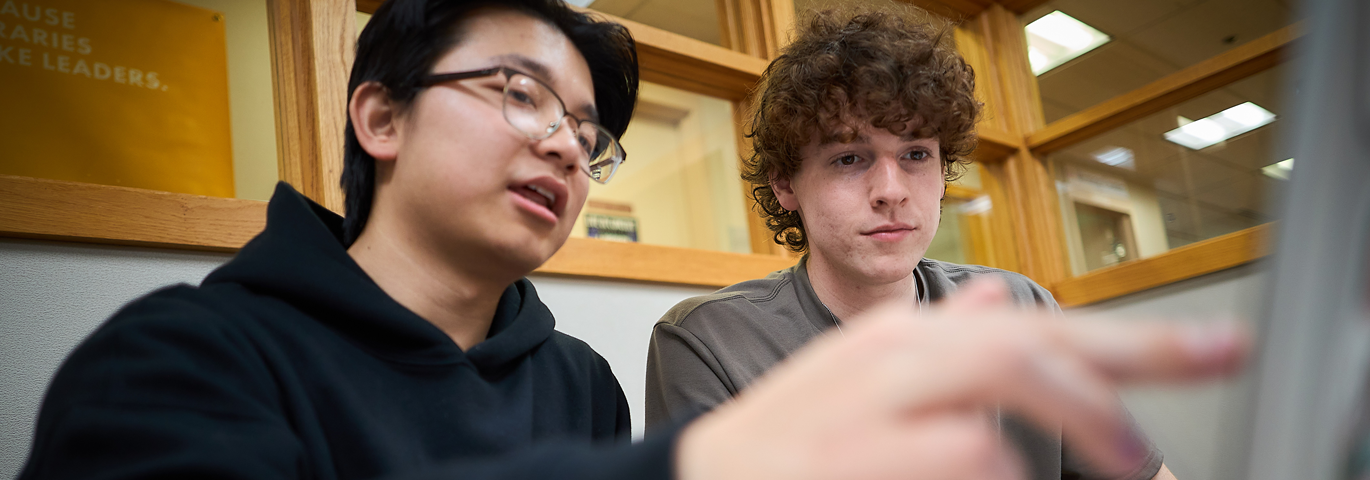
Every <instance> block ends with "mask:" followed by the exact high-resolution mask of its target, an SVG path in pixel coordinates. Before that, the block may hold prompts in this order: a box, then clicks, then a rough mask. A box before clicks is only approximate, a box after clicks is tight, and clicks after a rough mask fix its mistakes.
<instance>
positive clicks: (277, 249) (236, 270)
mask: <svg viewBox="0 0 1370 480" xmlns="http://www.w3.org/2000/svg"><path fill="white" fill-rule="evenodd" d="M342 221H343V219H342V217H340V216H338V215H337V214H335V213H333V212H331V211H329V210H328V209H326V208H324V207H323V206H321V205H319V204H317V203H314V202H313V201H311V200H309V199H308V198H306V197H305V196H303V195H301V194H300V193H298V192H296V191H295V190H294V188H291V186H290V185H289V184H286V183H285V182H280V183H279V184H277V185H276V192H275V193H274V194H273V195H272V197H271V202H270V204H269V205H268V206H267V215H266V229H265V230H263V231H262V233H261V234H259V235H257V236H256V237H255V238H253V239H252V240H251V241H249V242H248V243H247V244H246V245H244V246H243V248H242V250H240V251H239V252H238V255H237V256H235V257H234V258H233V260H231V261H229V262H228V263H227V264H225V265H224V266H223V267H220V268H219V269H217V270H215V271H214V272H212V273H210V274H209V276H208V277H206V278H205V281H204V283H203V286H204V287H212V286H214V285H216V284H237V285H241V286H242V287H244V288H247V289H248V290H251V291H254V292H258V293H260V294H262V295H267V296H271V297H275V298H277V299H279V300H281V301H284V302H286V303H288V304H290V305H291V306H293V307H295V308H297V309H300V310H301V311H303V312H304V313H305V314H307V315H309V316H310V317H313V318H316V319H319V320H320V321H321V322H323V323H324V324H326V325H328V326H329V327H331V328H333V329H335V330H337V331H338V332H340V333H341V334H342V335H344V336H347V337H348V338H350V339H351V340H352V341H353V342H354V343H356V344H358V345H361V346H362V347H363V348H364V349H366V350H368V351H370V352H372V353H373V354H375V355H377V356H379V357H382V358H385V359H387V360H390V361H397V362H403V363H419V364H450V363H459V362H462V361H469V362H471V363H472V364H474V365H475V366H476V367H477V368H478V369H480V370H482V371H489V370H495V369H499V368H500V367H502V366H504V365H505V364H507V363H509V362H511V361H514V360H516V359H518V358H520V357H522V356H523V355H525V354H527V353H528V352H529V351H531V350H533V349H534V348H536V347H537V346H538V345H540V344H542V343H543V342H544V341H546V340H547V338H548V337H549V336H551V334H552V331H553V328H554V327H555V321H554V320H553V318H552V313H551V312H550V311H549V310H547V307H546V306H545V305H543V304H542V302H541V301H540V300H538V297H537V291H536V290H535V289H534V288H533V284H532V283H531V282H529V281H528V280H527V279H526V278H524V279H520V280H518V281H517V282H514V283H513V284H512V285H510V286H509V287H508V288H506V289H505V290H504V293H503V295H501V296H500V299H499V306H498V307H497V309H496V310H495V318H494V319H493V321H492V323H491V325H490V333H489V334H488V336H487V337H486V339H485V341H483V342H481V343H479V344H476V345H475V346H474V347H472V348H471V349H470V350H469V351H466V352H463V351H462V350H461V348H460V347H458V346H457V344H456V343H455V342H453V341H452V339H451V338H450V337H448V336H447V334H446V333H444V332H443V331H442V330H440V329H438V328H437V327H436V326H434V325H433V324H432V323H429V322H428V321H427V320H424V319H423V318H422V317H419V316H418V315H416V314H415V313H414V312H412V311H410V310H409V309H407V308H405V307H404V306H403V305H400V304H399V303H398V302H396V301H395V300H394V299H393V298H391V297H390V295H388V294H386V293H385V291H384V290H381V288H380V286H379V285H377V284H376V282H375V281H373V280H372V279H371V277H370V276H368V275H367V274H366V272H365V271H363V270H362V268H361V266H359V265H357V263H356V262H355V261H353V260H352V257H351V256H350V255H348V253H347V249H346V248H344V247H343V243H342ZM513 325H518V328H509V327H511V326H513Z"/></svg>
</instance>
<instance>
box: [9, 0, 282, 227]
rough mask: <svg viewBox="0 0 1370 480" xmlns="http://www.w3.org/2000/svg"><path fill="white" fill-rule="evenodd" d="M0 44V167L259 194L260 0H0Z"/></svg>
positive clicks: (265, 106) (267, 158)
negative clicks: (2, 111)
mask: <svg viewBox="0 0 1370 480" xmlns="http://www.w3.org/2000/svg"><path fill="white" fill-rule="evenodd" d="M11 4H12V5H11ZM167 39H175V40H176V41H172V42H168V41H167ZM0 52H3V54H0V77H3V78H5V82H6V86H7V87H8V88H5V89H4V91H2V92H0V104H3V105H5V106H6V115H3V116H0V130H3V131H5V132H6V138H7V139H9V140H7V141H6V146H5V148H6V155H4V156H3V158H0V174H5V175H19V176H28V177H38V178H47V179H55V180H67V181H77V182H87V183H97V184H105V185H118V186H126V187H135V188H145V189H153V190H161V191H170V192H178V193H192V194H199V195H209V196H217V197H237V198H250V199H258V200H265V199H267V198H268V197H269V196H270V194H271V191H272V188H273V186H274V184H275V182H276V179H277V178H278V173H277V166H276V134H275V113H274V107H273V105H274V98H273V94H272V80H271V54H270V52H271V50H270V36H269V32H268V22H267V14H266V1H265V0H181V1H179V2H173V1H169V0H130V1H124V2H84V1H76V0H46V1H37V2H22V3H21V2H9V3H5V7H4V8H3V9H0Z"/></svg>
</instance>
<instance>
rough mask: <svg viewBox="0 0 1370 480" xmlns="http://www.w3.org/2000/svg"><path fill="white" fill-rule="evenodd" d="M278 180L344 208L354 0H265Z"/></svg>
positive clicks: (332, 207) (337, 209)
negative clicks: (268, 26) (344, 162)
mask: <svg viewBox="0 0 1370 480" xmlns="http://www.w3.org/2000/svg"><path fill="white" fill-rule="evenodd" d="M267 9H268V12H269V15H268V18H269V20H270V32H271V72H272V87H273V90H274V92H275V93H274V94H275V98H276V101H275V104H276V105H275V106H276V149H277V151H276V156H277V159H278V161H279V169H280V178H281V180H284V181H286V182H289V183H290V184H291V185H294V186H295V188H296V189H297V190H299V191H300V193H303V194H304V195H305V196H308V197H309V198H311V199H313V200H314V201H316V202H319V203H320V204H322V205H323V206H325V207H327V208H329V209H330V210H333V211H335V212H342V211H343V195H342V190H341V187H340V186H339V185H338V181H339V179H340V178H341V176H342V156H343V127H344V125H346V122H347V78H348V75H349V74H350V72H351V70H352V58H353V55H354V51H355V37H356V14H355V12H356V11H357V6H356V2H355V1H354V0H328V1H310V0H268V2H267Z"/></svg>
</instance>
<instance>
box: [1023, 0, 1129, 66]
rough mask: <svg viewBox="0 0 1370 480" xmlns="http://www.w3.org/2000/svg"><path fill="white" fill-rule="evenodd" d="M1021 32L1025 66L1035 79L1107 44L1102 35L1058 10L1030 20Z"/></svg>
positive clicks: (1106, 39) (1106, 36)
mask: <svg viewBox="0 0 1370 480" xmlns="http://www.w3.org/2000/svg"><path fill="white" fill-rule="evenodd" d="M1024 30H1027V41H1028V63H1029V64H1031V65H1032V73H1034V74H1036V75H1041V74H1043V73H1046V71H1047V70H1051V69H1053V68H1056V67H1059V66H1061V64H1064V63H1066V62H1069V61H1071V60H1072V59H1074V58H1075V57H1078V56H1080V55H1084V54H1085V52H1088V51H1090V50H1093V49H1095V48H1098V47H1099V46H1100V45H1103V44H1105V43H1108V41H1109V40H1111V38H1109V36H1108V35H1104V33H1103V32H1100V31H1098V30H1095V29H1094V27H1091V26H1089V25H1086V24H1085V23H1084V22H1081V21H1079V20H1076V19H1074V18H1072V17H1071V16H1070V15H1066V14H1065V13H1063V12H1061V11H1060V10H1056V11H1054V12H1051V13H1048V14H1046V15H1045V16H1043V17H1042V18H1039V19H1037V20H1034V21H1033V22H1032V23H1029V24H1028V25H1027V27H1026V28H1024Z"/></svg>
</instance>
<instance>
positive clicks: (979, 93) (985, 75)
mask: <svg viewBox="0 0 1370 480" xmlns="http://www.w3.org/2000/svg"><path fill="white" fill-rule="evenodd" d="M982 29H983V28H982V27H981V26H980V24H979V22H976V21H971V22H967V23H966V24H963V25H959V26H957V27H956V28H955V30H953V38H954V39H955V41H956V51H957V52H958V53H960V54H961V58H963V59H965V61H966V64H968V65H970V67H971V70H972V71H974V72H975V98H976V99H977V100H979V101H980V102H981V103H983V105H984V106H983V107H982V108H981V110H980V120H979V123H977V125H976V127H977V128H978V129H979V130H980V136H981V138H983V137H984V136H985V132H987V131H995V132H1003V133H1004V134H1005V139H1009V140H1012V141H1011V142H1009V143H1013V144H1017V143H1019V141H1018V140H1017V139H1012V138H1011V137H1008V136H1007V132H1008V129H1009V124H1008V119H1007V118H1005V117H1004V115H1003V114H1002V113H1000V112H1002V111H1003V109H1004V108H1003V104H1004V98H1003V95H1002V93H1003V89H1002V88H1000V87H999V78H998V75H997V74H995V72H996V70H995V68H994V62H993V61H992V60H991V59H990V56H989V49H988V47H987V46H986V45H985V36H984V33H983V32H982V31H981V30H982Z"/></svg>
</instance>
